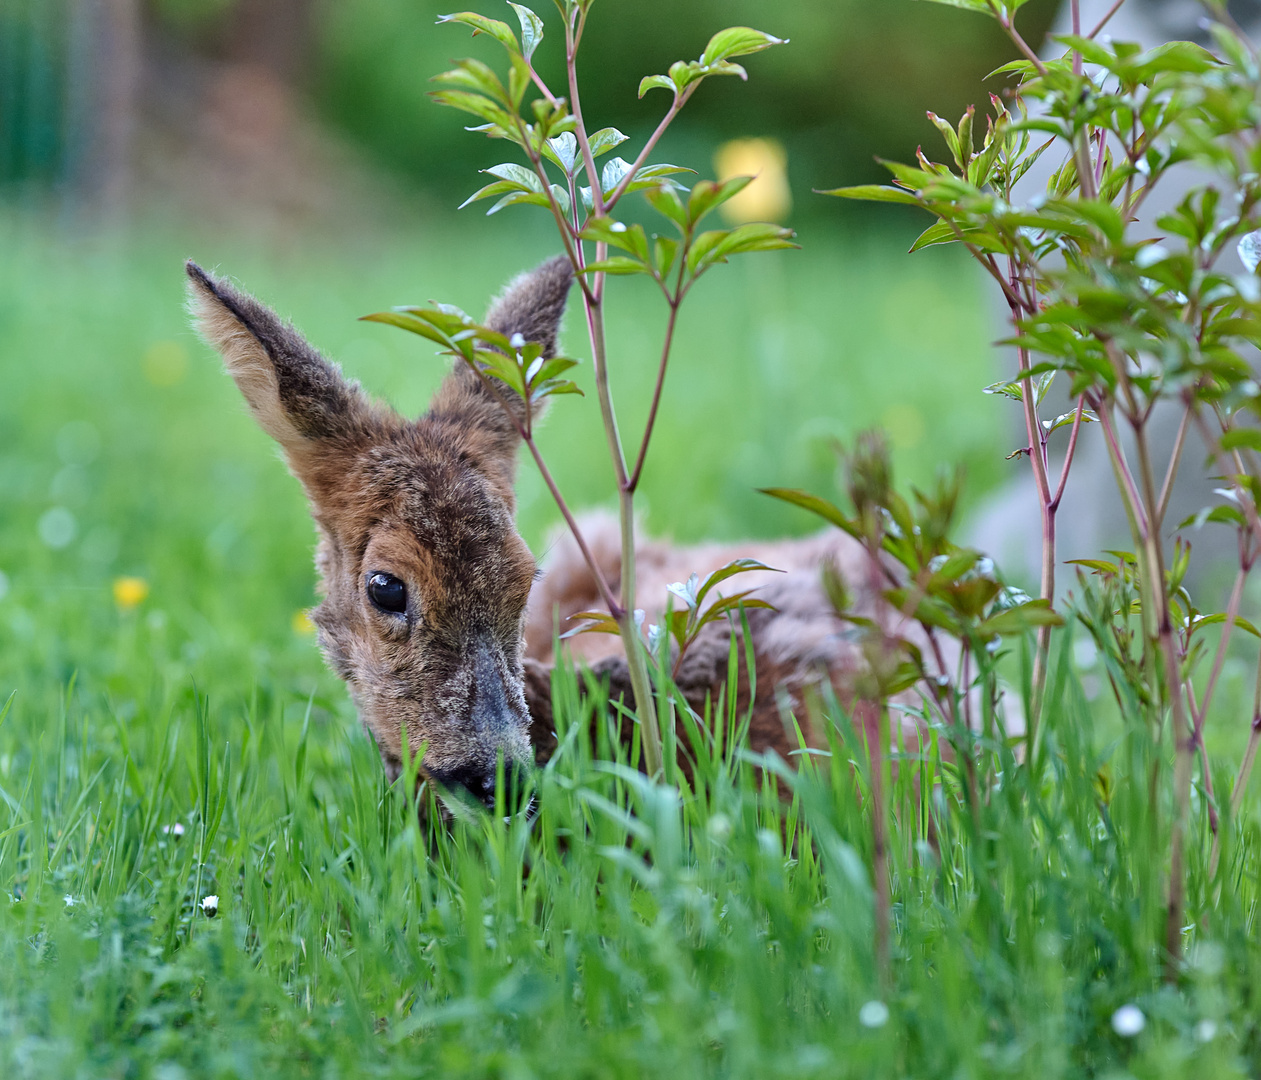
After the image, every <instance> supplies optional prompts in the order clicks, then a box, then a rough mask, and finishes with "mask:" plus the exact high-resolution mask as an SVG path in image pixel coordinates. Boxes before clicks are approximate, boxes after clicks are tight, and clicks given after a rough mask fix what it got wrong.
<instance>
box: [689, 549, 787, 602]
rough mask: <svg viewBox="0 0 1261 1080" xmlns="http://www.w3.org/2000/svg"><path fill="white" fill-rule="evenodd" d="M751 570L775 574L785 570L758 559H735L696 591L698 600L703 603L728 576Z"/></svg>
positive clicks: (708, 578)
mask: <svg viewBox="0 0 1261 1080" xmlns="http://www.w3.org/2000/svg"><path fill="white" fill-rule="evenodd" d="M751 570H769V571H771V572H772V573H774V574H782V573H784V571H783V570H777V569H776V568H775V567H773V566H767V565H766V563H764V562H758V560H757V559H734V560H733V561H731V562H729V563H727V565H726V566H724V567H721V568H720V569H718V570H715V571H714V572H713V573H712V574H710V575H709V577H707V578H706V579H705V581H704V583H703V584H702V585H701V586H700V588H699V589H698V590H697V593H696V602H697V603H698V604H703V603H704V602H705V596H706V594H707V593H708V592H709V590H710V589H712V588H713V587H714V586H715V585H717V584H719V583H720V582H723V581H726V580H727V579H728V578H731V577H735V575H736V574H747V573H749V572H750V571H751Z"/></svg>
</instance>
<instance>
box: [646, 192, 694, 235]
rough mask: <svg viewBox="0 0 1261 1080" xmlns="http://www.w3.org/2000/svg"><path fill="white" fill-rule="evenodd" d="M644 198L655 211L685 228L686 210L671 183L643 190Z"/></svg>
mask: <svg viewBox="0 0 1261 1080" xmlns="http://www.w3.org/2000/svg"><path fill="white" fill-rule="evenodd" d="M644 198H645V199H647V200H648V205H649V206H651V207H652V208H653V209H654V210H656V211H657V213H659V214H661V215H662V216H663V217H668V218H669V219H670V220H671V221H673V222H674V223H675V224H676V225H677V226H678V227H679V228H680V229H686V228H687V210H686V209H685V208H684V206H683V201H682V200H681V199H680V198H679V196H678V193H677V192H676V191H675V189H674V186H673V185H672V184H657V185H656V186H655V187H652V188H649V189H648V190H646V191H645V193H644Z"/></svg>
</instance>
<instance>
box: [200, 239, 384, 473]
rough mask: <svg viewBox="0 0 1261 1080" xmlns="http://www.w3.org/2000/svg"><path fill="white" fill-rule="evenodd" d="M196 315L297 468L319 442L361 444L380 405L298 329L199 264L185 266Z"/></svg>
mask: <svg viewBox="0 0 1261 1080" xmlns="http://www.w3.org/2000/svg"><path fill="white" fill-rule="evenodd" d="M185 269H186V270H187V271H188V279H189V310H190V312H191V314H192V316H193V323H194V325H195V326H196V328H197V330H198V332H199V333H200V334H201V336H202V337H203V338H204V339H205V340H206V341H207V343H209V344H210V345H212V346H214V348H216V349H217V350H218V351H219V353H220V354H221V355H222V356H223V361H224V364H225V365H226V366H227V369H228V373H229V374H230V375H231V376H232V378H233V380H234V381H235V382H236V385H237V386H238V387H239V388H240V390H241V393H242V394H244V395H245V400H246V401H247V402H248V403H249V406H250V411H251V412H252V413H253V414H254V418H255V419H256V420H257V421H258V423H259V425H260V426H261V427H262V428H263V430H264V431H266V432H267V434H269V435H270V436H271V437H272V438H273V439H275V440H276V441H277V442H278V443H280V445H281V446H282V447H284V449H285V450H286V452H287V453H288V455H289V459H290V462H291V463H293V464H294V465H295V466H297V465H298V464H299V463H298V461H297V460H295V459H297V458H301V457H302V456H303V454H302V452H303V450H305V449H307V448H310V447H311V444H312V443H313V442H319V441H323V440H328V439H333V440H354V439H356V438H357V437H358V436H360V435H361V434H362V433H363V432H364V431H365V429H366V428H367V427H368V426H370V425H371V422H372V419H373V417H374V412H375V410H374V408H373V406H372V405H371V404H370V403H369V401H368V400H367V398H366V397H365V396H364V394H363V392H362V391H361V390H360V389H359V386H358V384H357V383H352V382H348V381H347V380H346V379H345V378H343V376H342V374H341V372H340V371H339V370H338V368H337V367H336V366H335V365H333V364H331V363H329V362H328V361H327V360H325V359H324V358H323V357H322V356H321V355H320V354H319V353H318V352H316V351H315V349H314V348H312V347H311V346H310V345H309V344H307V342H306V341H305V340H304V339H303V337H302V335H301V334H299V333H298V332H297V331H296V330H294V328H293V327H292V326H289V325H287V324H286V323H284V322H282V321H281V320H280V319H279V318H278V317H277V316H276V314H275V313H274V312H273V311H271V310H270V309H268V308H266V307H264V306H263V305H262V304H260V303H259V302H258V301H257V300H255V299H254V298H253V297H252V296H248V295H246V294H245V293H242V292H240V291H238V290H237V289H235V288H233V287H232V286H231V285H229V284H228V283H227V282H226V281H224V280H222V279H221V278H216V277H214V276H212V275H211V274H208V273H206V271H205V270H203V269H202V268H201V267H200V266H198V265H197V264H196V263H194V262H191V261H190V262H188V263H187V264H186V266H185Z"/></svg>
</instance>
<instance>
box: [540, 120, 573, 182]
mask: <svg viewBox="0 0 1261 1080" xmlns="http://www.w3.org/2000/svg"><path fill="white" fill-rule="evenodd" d="M542 150H543V154H544V156H545V157H546V158H547V159H548V160H549V161H551V162H554V163H555V164H556V165H558V166H559V167H560V169H561V171H562V172H563V173H564V174H565V175H566V176H573V175H574V170H575V169H576V168H577V166H578V139H577V137H576V136H575V135H574V133H573V132H572V131H562V132H561V133H560V134H559V135H557V136H556V137H555V138H552V139H548V140H547V142H545V143H544V144H543V146H542Z"/></svg>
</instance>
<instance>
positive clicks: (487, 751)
mask: <svg viewBox="0 0 1261 1080" xmlns="http://www.w3.org/2000/svg"><path fill="white" fill-rule="evenodd" d="M470 651H471V653H472V657H471V661H472V663H471V668H472V671H471V674H472V679H471V692H470V697H469V700H468V710H469V711H468V714H467V717H466V719H465V720H464V721H463V725H462V726H463V727H464V733H465V736H466V737H467V738H468V739H469V741H470V742H472V743H473V744H474V746H475V747H477V749H476V750H474V754H475V757H474V760H473V761H471V762H469V763H467V764H459V765H445V764H444V765H440V766H437V767H429V766H426V771H427V772H428V774H429V776H430V777H431V778H432V779H434V780H435V781H437V782H438V783H439V784H441V785H442V786H444V787H446V788H447V789H449V790H454V791H455V793H456V794H457V795H462V794H467V795H471V796H472V797H473V799H475V800H476V801H477V802H479V803H481V804H482V805H484V806H486V807H487V808H488V809H491V810H493V809H494V806H495V783H496V772H497V762H498V761H499V760H500V759H502V760H503V763H504V765H503V775H504V800H505V804H506V807H507V809H508V812H510V813H512V812H515V811H516V810H517V809H519V804H520V802H521V793H522V792H523V791H524V789H525V781H526V779H527V777H528V776H529V775H530V772H531V770H532V768H533V754H532V753H531V751H530V740H529V735H528V728H529V714H528V713H527V712H526V711H525V708H524V698H523V695H522V691H521V688H520V686H518V685H515V684H514V683H513V682H512V681H511V675H510V674H509V669H508V666H507V664H506V662H505V660H504V657H503V654H502V652H501V651H500V650H499V648H498V646H497V645H496V644H495V643H494V641H493V639H489V638H486V639H482V640H480V641H478V642H476V644H475V645H474V646H473V648H472V649H471V650H470Z"/></svg>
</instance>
